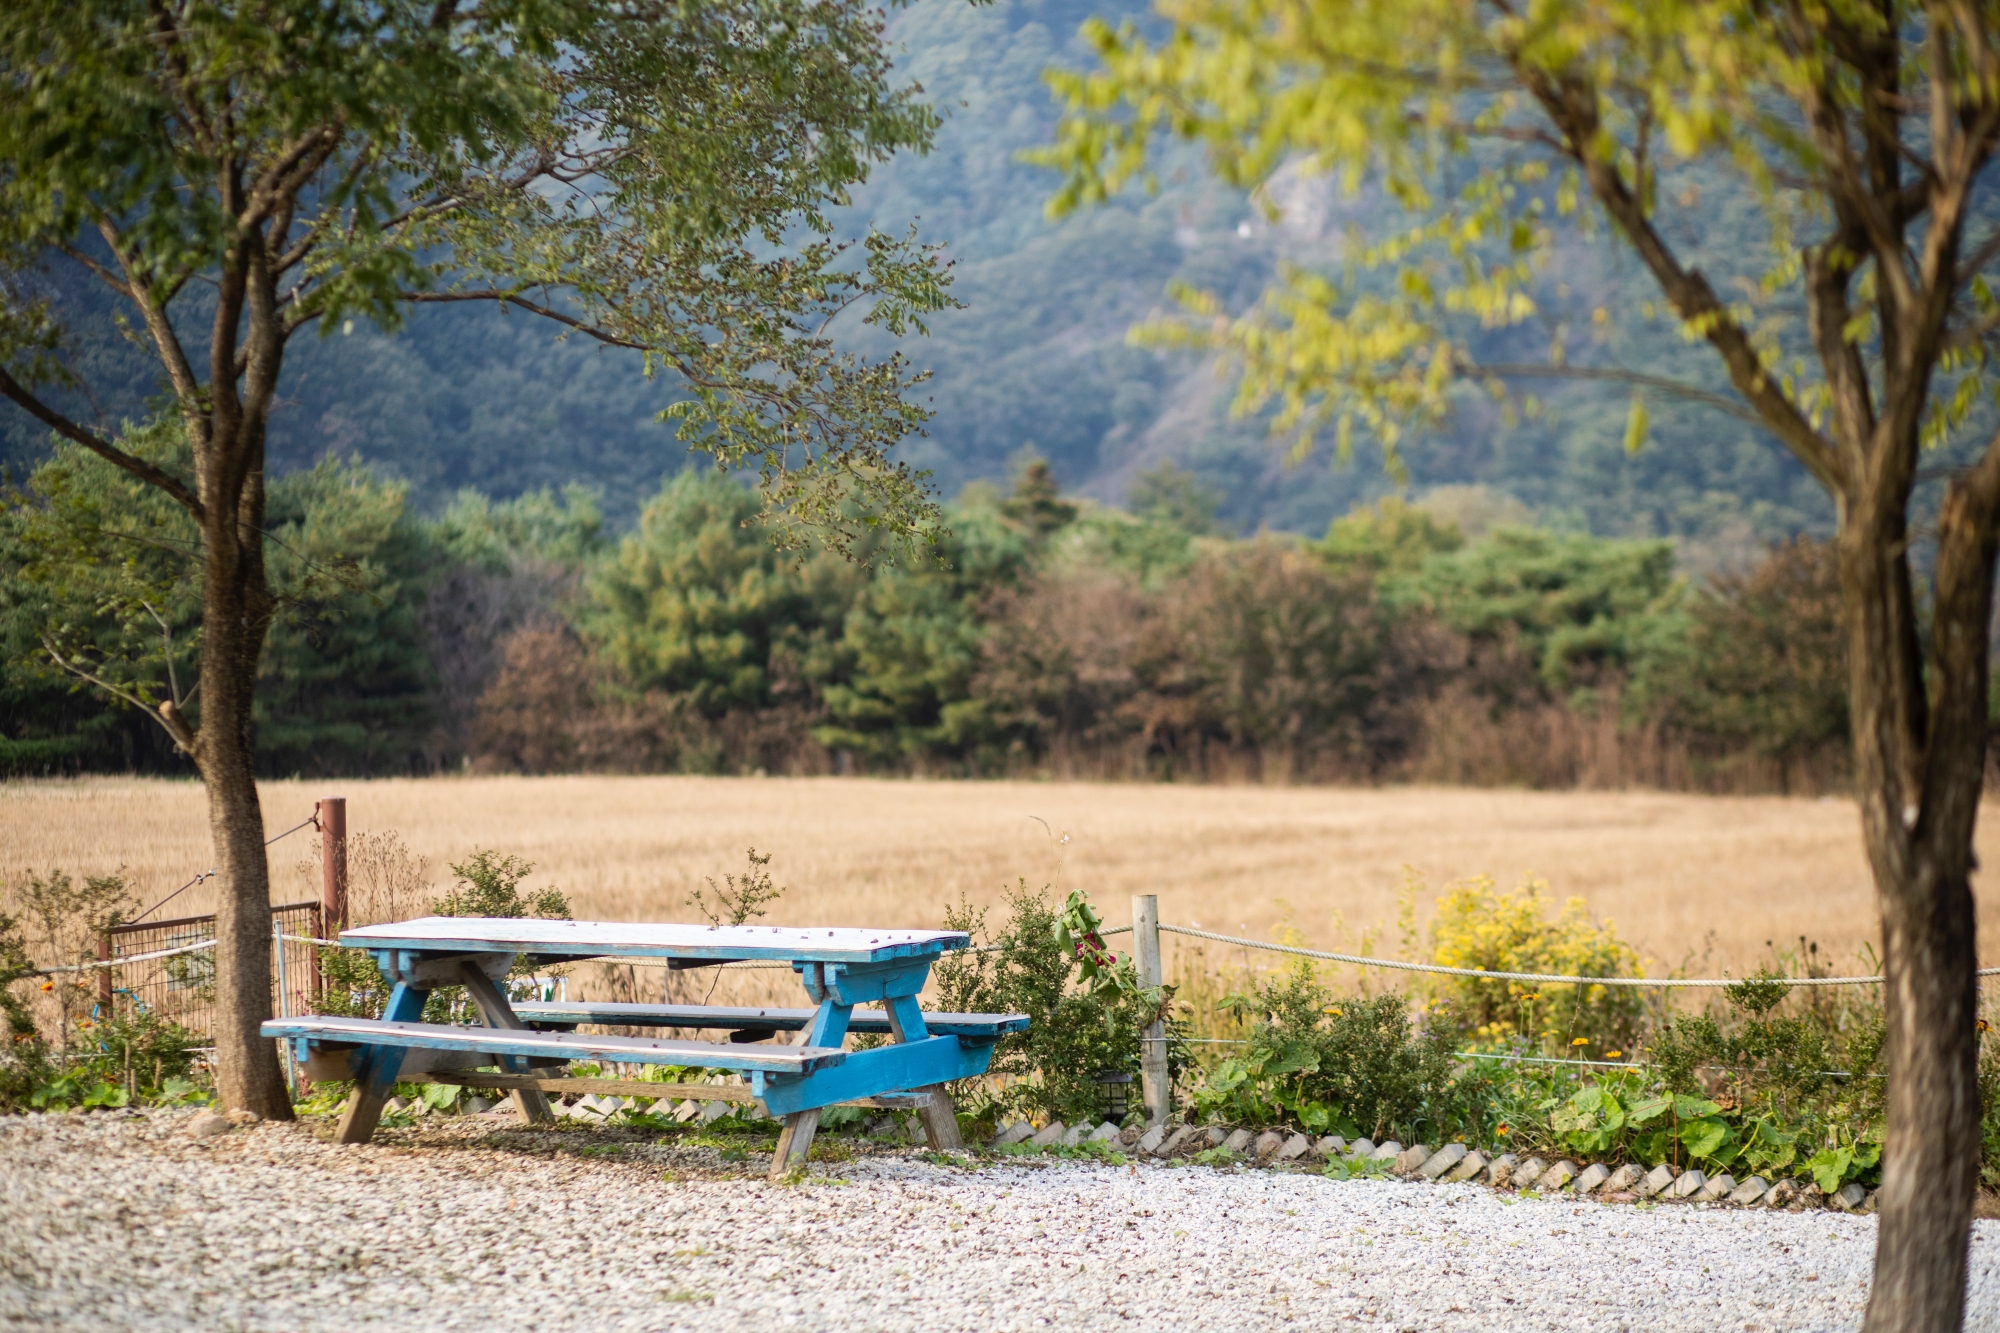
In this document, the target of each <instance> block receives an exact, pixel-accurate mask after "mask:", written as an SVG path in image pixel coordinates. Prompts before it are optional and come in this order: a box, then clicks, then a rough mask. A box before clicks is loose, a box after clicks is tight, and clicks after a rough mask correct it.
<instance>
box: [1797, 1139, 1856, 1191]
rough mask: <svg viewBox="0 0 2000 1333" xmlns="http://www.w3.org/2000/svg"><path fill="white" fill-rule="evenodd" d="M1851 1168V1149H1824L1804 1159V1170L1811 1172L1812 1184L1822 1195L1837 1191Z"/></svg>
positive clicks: (1852, 1162) (1852, 1152) (1852, 1153)
mask: <svg viewBox="0 0 2000 1333" xmlns="http://www.w3.org/2000/svg"><path fill="white" fill-rule="evenodd" d="M1853 1166H1854V1149H1852V1148H1825V1149H1822V1150H1820V1151H1819V1152H1816V1153H1814V1154H1813V1155H1812V1156H1811V1157H1809V1158H1808V1159H1806V1169H1807V1170H1808V1171H1810V1172H1812V1178H1813V1183H1814V1184H1815V1185H1818V1186H1819V1188H1820V1192H1821V1193H1823V1194H1831V1193H1833V1192H1834V1191H1835V1190H1837V1189H1839V1188H1840V1186H1841V1183H1842V1182H1843V1181H1845V1180H1846V1179H1847V1175H1848V1172H1849V1170H1850V1169H1852V1167H1853Z"/></svg>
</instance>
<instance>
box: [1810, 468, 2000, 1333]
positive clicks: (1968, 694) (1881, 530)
mask: <svg viewBox="0 0 2000 1333" xmlns="http://www.w3.org/2000/svg"><path fill="white" fill-rule="evenodd" d="M1993 466H1995V464H1994V463H1993V462H1992V460H1989V463H1988V464H1987V465H1985V466H1984V467H1982V469H1980V470H1979V471H1977V472H1975V473H1974V474H1973V475H1971V476H1969V477H1965V478H1961V479H1960V480H1959V481H1957V482H1954V483H1953V486H1952V488H1951V490H1950V492H1949V493H1948V494H1947V497H1946V501H1945V504H1944V506H1943V508H1942V509H1941V511H1940V515H1939V534H1938V566H1937V580H1936V582H1937V589H1936V596H1935V599H1934V609H1933V613H1932V635H1931V637H1932V670H1931V672H1930V679H1929V681H1928V682H1926V681H1925V680H1924V679H1923V677H1922V675H1921V674H1919V673H1917V672H1914V671H1912V670H1911V659H1912V658H1913V657H1914V656H1915V654H1914V651H1913V646H1914V643H1915V639H1916V634H1915V629H1916V618H1915V612H1914V609H1913V608H1914V603H1913V599H1912V596H1911V593H1912V591H1913V590H1912V587H1911V584H1910V578H1909V572H1908V564H1907V561H1906V560H1905V559H1904V558H1902V556H1901V552H1902V551H1903V549H1904V533H1903V526H1902V519H1901V514H1900V509H1898V510H1894V511H1890V510H1886V509H1885V510H1881V511H1877V513H1878V516H1877V517H1876V519H1875V520H1874V521H1871V518H1870V516H1869V514H1868V513H1867V512H1866V511H1865V509H1864V508H1863V506H1862V505H1857V504H1852V503H1851V504H1850V506H1849V512H1848V513H1847V515H1846V518H1847V523H1845V524H1843V532H1842V534H1841V567H1842V569H1841V572H1842V580H1843V583H1844V584H1845V585H1846V589H1845V590H1846V594H1847V607H1848V616H1849V622H1850V623H1849V630H1848V643H1849V651H1850V652H1851V653H1852V654H1853V658H1852V661H1851V663H1850V667H1851V681H1852V685H1851V688H1852V695H1853V702H1854V719H1855V759H1856V776H1857V780H1858V783H1857V785H1858V789H1859V790H1858V794H1859V796H1860V798H1861V808H1862V828H1863V832H1864V834H1865V836H1866V840H1867V844H1868V855H1869V860H1870V863H1871V865H1872V867H1873V869H1874V873H1875V884H1876V894H1877V898H1878V900H1879V903H1880V907H1881V913H1882V948H1883V967H1884V973H1885V975H1886V977H1887V984H1886V993H1885V994H1884V996H1883V1007H1884V1010H1885V1018H1886V1020H1887V1024H1888V1031H1887V1046H1886V1053H1887V1062H1888V1069H1887V1071H1886V1072H1887V1074H1888V1089H1889V1099H1888V1100H1889V1106H1888V1111H1889V1116H1888V1136H1887V1139H1886V1141H1885V1142H1884V1144H1883V1151H1882V1189H1881V1193H1880V1195H1879V1200H1880V1213H1881V1223H1880V1229H1879V1231H1878V1233H1877V1239H1876V1246H1875V1278H1874V1284H1873V1287H1872V1288H1871V1290H1870V1292H1869V1299H1868V1313H1867V1317H1866V1319H1865V1321H1864V1323H1863V1328H1864V1330H1865V1333H1947V1331H1949V1330H1956V1329H1958V1328H1960V1327H1961V1326H1962V1324H1963V1321H1964V1317H1965V1283H1966V1269H1967V1260H1968V1250H1969V1246H1970V1243H1971V1231H1972V1205H1973V1196H1974V1191H1975V1189H1976V1187H1977V1177H1978V1169H1979V1148H1980V1104H1979V1071H1978V1038H1977V1028H1976V1024H1977V1022H1978V1017H1979V1015H1978V987H1977V984H1976V982H1977V971H1978V967H1979V961H1978V959H1979V955H1978V948H1977V941H1976V938H1975V917H1974V910H1973V898H1972V881H1971V876H1972V867H1973V850H1972V837H1973V832H1974V829H1975V825H1976V823H1977V819H1978V814H1979V797H1980V787H1981V783H1982V780H1983V777H1984V771H1985V758H1986V706H1987V689H1988V652H1987V633H1988V630H1987V627H1988V625H1989V623H1990V619H1991V615H1992V604H1993V564H1994V552H1995V543H1994V532H1993V519H1994V508H1995V499H1994V496H1995V494H1996V493H2000V487H1996V486H1995V485H1994V484H1993V479H1992V478H1990V477H1985V476H1982V475H1981V473H1983V472H1984V471H1987V470H1991V468H1992V467H1993ZM1850 526H1851V531H1850V530H1849V529H1850Z"/></svg>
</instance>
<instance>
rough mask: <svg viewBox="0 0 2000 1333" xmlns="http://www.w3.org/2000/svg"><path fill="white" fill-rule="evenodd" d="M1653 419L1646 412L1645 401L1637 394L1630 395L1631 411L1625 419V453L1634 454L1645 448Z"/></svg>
mask: <svg viewBox="0 0 2000 1333" xmlns="http://www.w3.org/2000/svg"><path fill="white" fill-rule="evenodd" d="M1652 422H1653V419H1652V417H1651V416H1649V415H1648V414H1647V412H1646V400H1645V398H1643V397H1642V396H1640V395H1639V394H1636V393H1635V394H1633V395H1632V410H1631V411H1630V412H1629V413H1628V414H1627V415H1626V417H1625V452H1626V453H1628V454H1636V453H1638V452H1639V451H1640V450H1641V449H1644V448H1645V447H1646V436H1647V435H1648V433H1649V432H1650V431H1651V430H1652Z"/></svg>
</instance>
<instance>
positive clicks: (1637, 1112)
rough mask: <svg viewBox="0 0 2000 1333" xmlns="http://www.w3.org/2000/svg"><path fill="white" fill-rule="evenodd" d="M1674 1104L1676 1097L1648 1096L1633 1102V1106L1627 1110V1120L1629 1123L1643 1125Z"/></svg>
mask: <svg viewBox="0 0 2000 1333" xmlns="http://www.w3.org/2000/svg"><path fill="white" fill-rule="evenodd" d="M1673 1104H1674V1099H1673V1098H1671V1097H1648V1098H1647V1099H1646V1100H1644V1101H1638V1102H1633V1103H1632V1105H1631V1108H1630V1109H1629V1110H1627V1111H1626V1112H1625V1122H1626V1123H1627V1124H1629V1125H1643V1124H1645V1123H1647V1122H1648V1121H1650V1120H1654V1119H1657V1118H1658V1117H1659V1116H1660V1115H1662V1114H1663V1113H1665V1112H1666V1111H1668V1110H1670V1109H1672V1107H1673Z"/></svg>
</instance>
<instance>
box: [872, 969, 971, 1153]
mask: <svg viewBox="0 0 2000 1333" xmlns="http://www.w3.org/2000/svg"><path fill="white" fill-rule="evenodd" d="M882 1007H883V1008H884V1009H885V1010H887V1011H888V1014H889V1031H890V1033H891V1035H893V1036H894V1037H895V1039H896V1040H897V1041H899V1042H901V1041H922V1040H923V1039H924V1038H925V1037H927V1036H929V1035H930V1029H928V1028H926V1027H925V1026H924V1013H923V1010H922V1009H920V1008H918V1007H917V997H916V996H914V995H899V996H896V997H894V998H893V999H888V1000H884V1001H883V1002H882ZM910 1091H911V1092H915V1093H920V1094H924V1100H923V1101H922V1102H921V1103H920V1104H919V1105H918V1107H917V1119H918V1120H920V1121H922V1122H923V1126H924V1138H925V1139H927V1140H929V1142H930V1145H931V1151H933V1152H964V1151H965V1139H964V1137H963V1136H962V1135H960V1134H959V1132H958V1108H957V1107H956V1106H954V1105H953V1104H952V1100H951V1094H950V1093H948V1092H946V1091H945V1088H944V1084H942V1083H933V1084H930V1085H929V1086H928V1087H922V1088H912V1089H910Z"/></svg>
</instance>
